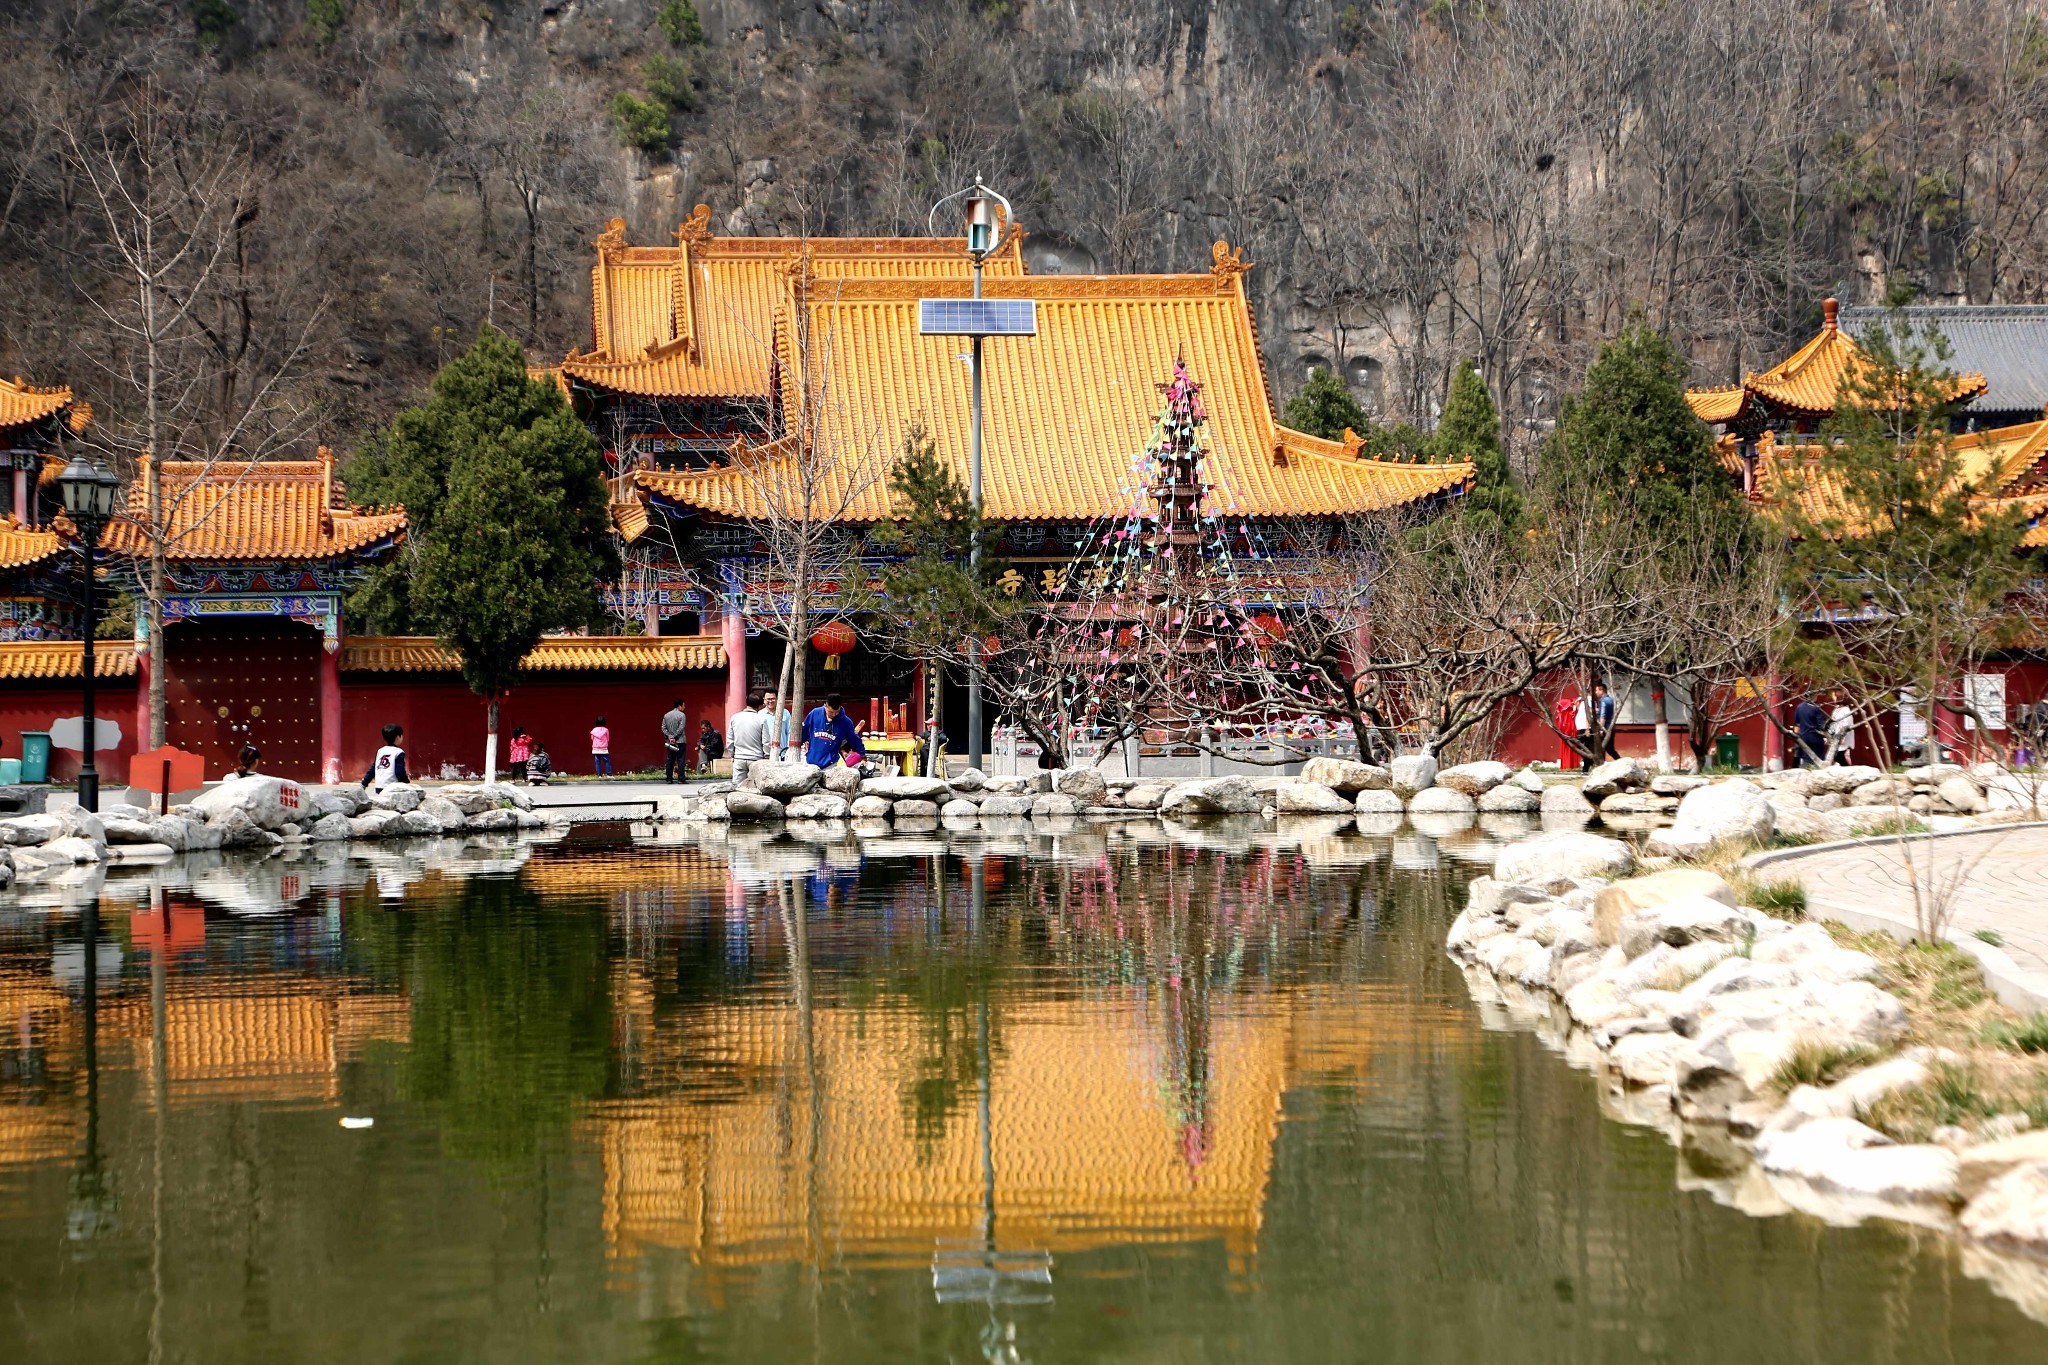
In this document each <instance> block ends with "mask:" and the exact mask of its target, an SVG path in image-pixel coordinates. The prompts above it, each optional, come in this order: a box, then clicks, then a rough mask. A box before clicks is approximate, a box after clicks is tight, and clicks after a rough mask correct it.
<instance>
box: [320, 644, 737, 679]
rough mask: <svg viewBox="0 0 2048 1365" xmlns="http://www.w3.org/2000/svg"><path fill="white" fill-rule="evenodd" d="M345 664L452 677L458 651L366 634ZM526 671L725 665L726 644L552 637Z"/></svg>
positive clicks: (345, 655) (346, 651)
mask: <svg viewBox="0 0 2048 1365" xmlns="http://www.w3.org/2000/svg"><path fill="white" fill-rule="evenodd" d="M341 666H342V668H343V669H345V670H353V671H356V672H361V673H452V672H454V671H455V670H456V669H457V668H459V667H460V666H461V665H460V663H459V662H458V661H457V659H456V656H455V652H454V651H453V650H450V649H447V648H445V647H443V646H442V644H441V642H440V641H438V640H436V639H435V638H434V637H433V636H431V635H364V636H356V637H354V638H351V639H348V640H345V641H343V643H342V647H341ZM520 667H522V668H530V669H535V670H538V671H546V672H560V671H566V670H576V669H585V670H592V671H596V670H607V669H615V670H627V671H633V672H641V671H655V672H665V673H675V672H685V671H689V670H692V669H719V668H724V667H725V642H724V641H723V640H722V639H720V638H719V637H718V636H716V635H554V636H549V637H548V638H547V639H544V640H542V641H541V642H540V647H539V648H538V649H536V650H534V651H533V653H531V654H529V655H527V656H526V658H525V659H524V660H523V661H522V662H521V663H520Z"/></svg>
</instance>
